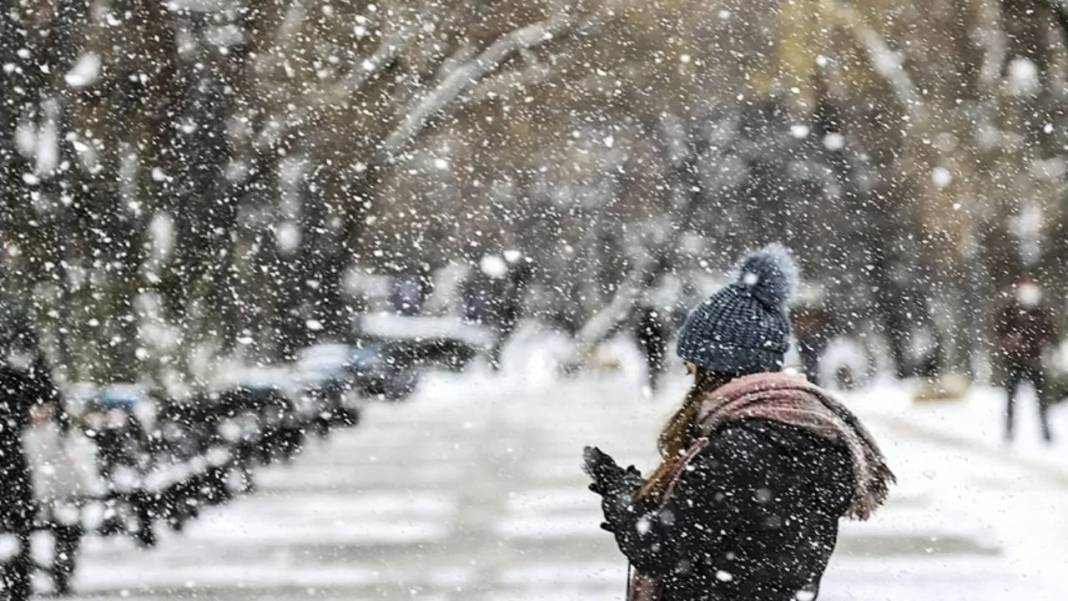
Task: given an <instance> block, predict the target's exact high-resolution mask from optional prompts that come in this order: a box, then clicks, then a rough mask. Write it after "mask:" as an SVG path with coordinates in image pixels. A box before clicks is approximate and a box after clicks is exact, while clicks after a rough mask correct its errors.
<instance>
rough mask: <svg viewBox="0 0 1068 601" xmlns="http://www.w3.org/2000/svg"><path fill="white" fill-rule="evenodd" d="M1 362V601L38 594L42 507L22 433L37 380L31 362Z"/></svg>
mask: <svg viewBox="0 0 1068 601" xmlns="http://www.w3.org/2000/svg"><path fill="white" fill-rule="evenodd" d="M18 363H19V362H18V361H17V360H13V359H11V358H9V359H8V360H7V361H4V362H2V363H0V592H2V593H3V596H0V599H4V600H7V601H22V600H24V599H28V598H29V597H30V593H31V592H32V586H31V580H30V579H31V576H32V575H33V557H32V555H31V553H30V533H31V531H32V530H33V520H34V516H35V514H36V513H37V506H36V503H35V502H34V498H33V481H32V476H31V474H30V469H29V464H28V463H27V461H26V454H25V453H24V452H23V449H22V432H23V430H25V429H26V428H27V427H28V426H29V423H30V406H31V405H32V404H33V402H34V397H33V394H32V390H33V389H34V384H33V381H32V379H31V375H30V373H29V371H28V369H27V366H26V365H19V364H18Z"/></svg>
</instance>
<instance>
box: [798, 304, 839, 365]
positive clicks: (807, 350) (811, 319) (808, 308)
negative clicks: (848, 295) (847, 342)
mask: <svg viewBox="0 0 1068 601" xmlns="http://www.w3.org/2000/svg"><path fill="white" fill-rule="evenodd" d="M790 317H791V318H792V319H791V321H792V322H793V328H794V336H795V337H796V338H797V353H798V354H799V355H800V356H801V368H802V369H803V370H804V372H805V377H806V378H808V381H809V382H812V383H813V384H816V385H817V386H818V385H820V384H821V382H820V359H821V358H822V357H823V353H824V351H826V350H827V345H828V343H829V342H830V339H831V319H830V315H829V313H828V312H827V309H825V308H824V307H823V306H822V305H821V303H820V301H818V300H810V301H809V302H807V303H805V304H803V305H801V306H800V307H797V308H795V309H794V310H793V311H791V312H790Z"/></svg>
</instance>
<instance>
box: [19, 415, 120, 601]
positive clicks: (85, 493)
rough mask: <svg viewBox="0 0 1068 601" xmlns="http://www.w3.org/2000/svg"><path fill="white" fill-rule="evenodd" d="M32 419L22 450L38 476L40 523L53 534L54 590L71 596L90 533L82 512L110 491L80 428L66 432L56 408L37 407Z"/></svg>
mask: <svg viewBox="0 0 1068 601" xmlns="http://www.w3.org/2000/svg"><path fill="white" fill-rule="evenodd" d="M30 416H31V420H32V421H31V427H30V428H27V429H26V431H25V432H24V433H23V435H22V445H23V448H24V449H25V452H26V457H27V459H28V460H29V463H30V467H31V472H32V473H33V489H34V495H35V497H36V499H37V503H38V504H39V507H40V513H39V519H40V521H41V522H42V523H43V524H45V527H46V528H47V530H48V531H49V532H51V534H52V548H53V552H52V567H51V575H52V583H53V591H54V592H55V593H56V594H57V595H67V594H69V593H70V579H71V577H72V576H73V575H74V569H75V566H76V562H77V556H78V549H79V547H80V546H81V539H82V536H83V535H84V534H85V530H84V528H82V524H81V507H82V505H83V504H84V501H85V500H86V499H87V498H89V497H91V496H94V495H95V496H100V495H102V494H103V493H104V490H105V487H104V485H103V482H102V481H101V480H100V478H99V476H98V474H97V473H96V465H95V462H94V461H93V456H94V453H95V449H94V448H93V445H92V443H91V442H90V441H89V439H88V438H86V437H85V436H84V435H83V434H82V433H81V432H80V431H78V430H77V429H73V428H64V427H63V425H62V424H61V423H60V420H59V413H58V411H57V407H56V405H54V404H35V405H34V406H33V407H32V408H31V411H30Z"/></svg>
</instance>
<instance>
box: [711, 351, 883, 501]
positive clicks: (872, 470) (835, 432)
mask: <svg viewBox="0 0 1068 601" xmlns="http://www.w3.org/2000/svg"><path fill="white" fill-rule="evenodd" d="M743 419H766V420H770V421H775V422H780V423H784V424H789V425H791V426H796V427H798V428H802V429H804V430H806V431H808V432H811V433H812V434H815V435H816V436H819V437H820V438H823V439H826V440H829V441H831V442H834V443H837V444H840V445H843V446H844V447H845V448H847V449H848V450H849V454H850V456H851V457H852V459H853V474H854V478H853V480H854V485H853V501H852V503H851V504H850V506H849V511H848V512H847V513H846V515H847V516H848V517H851V518H854V519H859V520H866V519H868V518H869V517H871V514H872V513H873V512H874V511H875V510H876V509H877V508H878V507H879V506H880V505H882V504H883V502H884V501H886V496H887V493H888V492H889V487H890V484H891V483H893V482H894V481H895V480H894V474H893V472H891V471H890V468H889V467H888V466H887V465H886V459H885V458H884V457H883V454H882V452H881V451H880V450H879V445H877V444H876V443H875V439H874V438H872V435H871V433H869V432H868V430H867V428H865V427H864V425H863V424H861V423H860V420H858V419H857V416H855V415H853V412H852V411H850V410H849V409H847V408H846V406H845V405H843V404H842V403H841V402H840V401H838V400H837V399H835V398H834V397H832V396H830V395H829V394H828V393H827V392H825V391H824V390H823V389H821V388H819V387H818V386H816V385H814V384H812V383H810V382H809V381H808V380H806V379H805V378H803V377H801V376H795V375H790V374H786V373H782V372H775V373H760V374H752V375H748V376H743V377H740V378H736V379H734V380H731V381H730V382H728V383H727V384H724V385H723V386H720V387H719V388H717V389H715V390H713V391H712V392H711V393H709V394H708V395H707V396H706V397H705V399H704V401H703V403H702V405H701V409H700V411H699V413H698V424H699V427H700V431H701V434H702V436H704V437H709V436H711V435H713V434H714V433H715V431H716V430H718V429H719V428H721V427H723V426H724V425H726V424H729V423H731V422H735V421H738V420H743Z"/></svg>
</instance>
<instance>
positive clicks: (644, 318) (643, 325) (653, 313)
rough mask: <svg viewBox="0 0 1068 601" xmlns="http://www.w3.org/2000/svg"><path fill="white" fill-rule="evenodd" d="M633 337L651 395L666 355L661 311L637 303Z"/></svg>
mask: <svg viewBox="0 0 1068 601" xmlns="http://www.w3.org/2000/svg"><path fill="white" fill-rule="evenodd" d="M634 337H635V339H636V340H637V342H638V348H639V349H641V352H642V357H644V358H645V374H646V385H647V386H648V390H649V394H650V395H652V394H654V393H656V391H657V388H658V387H659V384H660V375H661V374H662V373H663V371H664V359H665V356H666V355H667V339H668V325H667V320H665V319H664V315H663V312H662V311H660V310H659V309H657V308H655V307H652V306H650V305H646V304H642V305H639V306H638V307H637V323H636V327H635V332H634Z"/></svg>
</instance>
